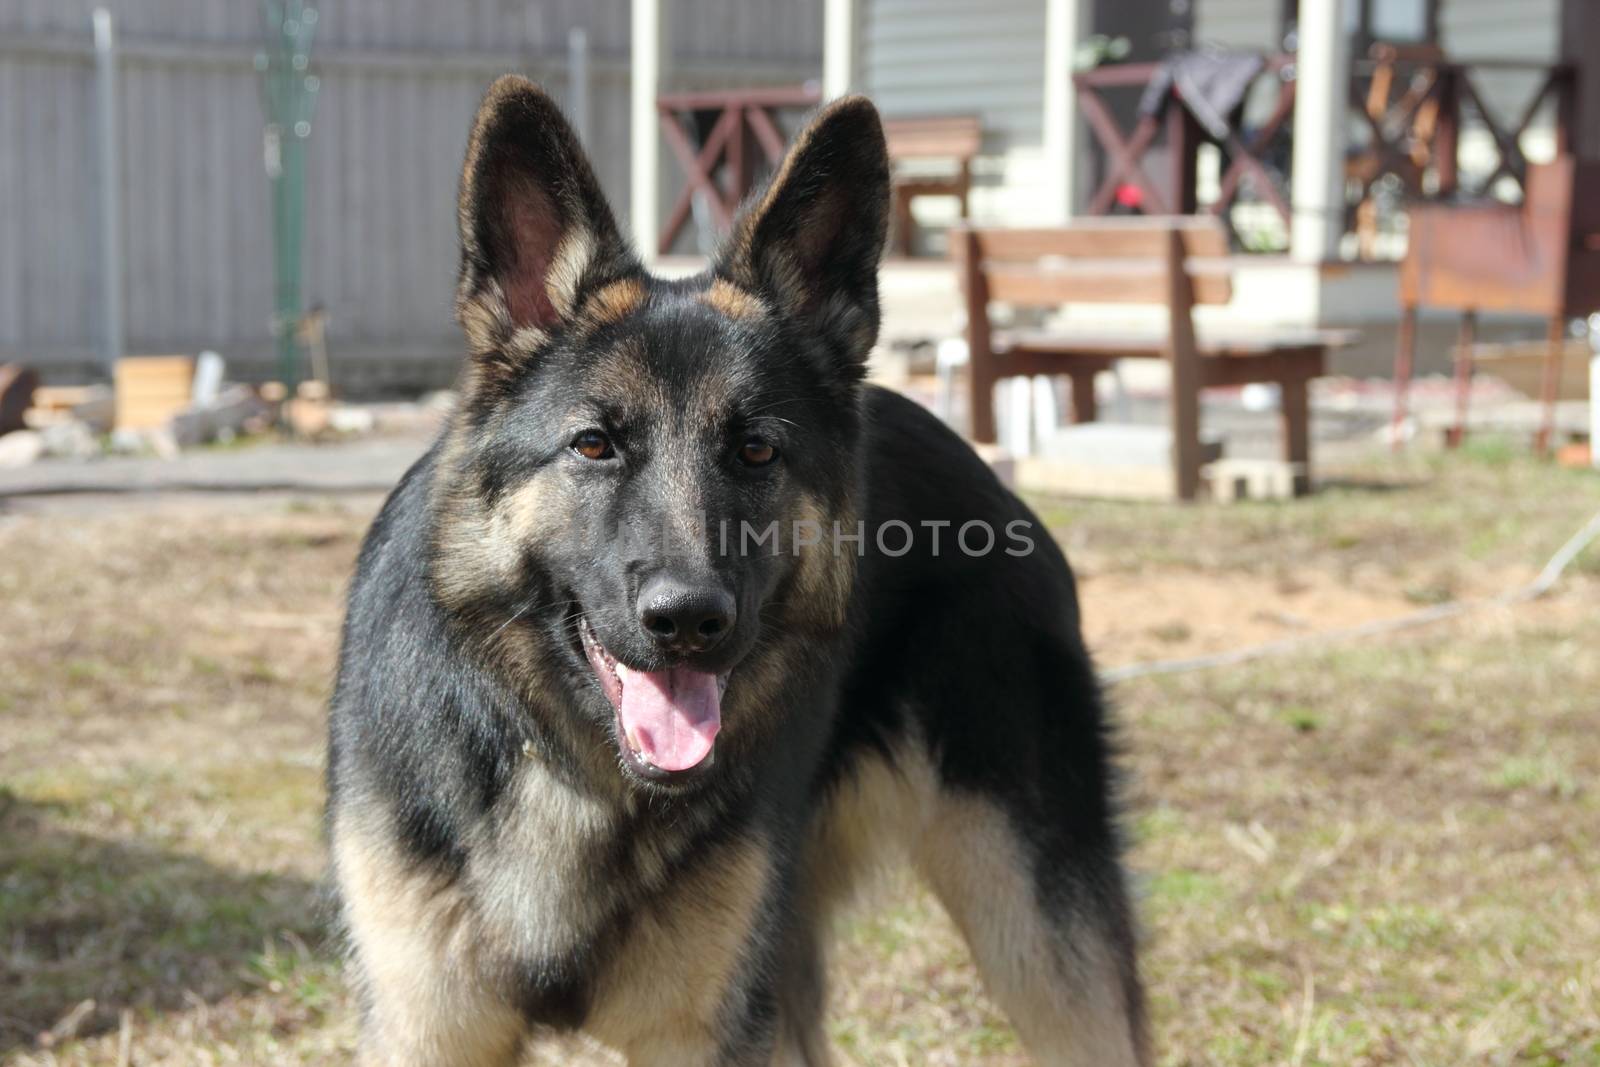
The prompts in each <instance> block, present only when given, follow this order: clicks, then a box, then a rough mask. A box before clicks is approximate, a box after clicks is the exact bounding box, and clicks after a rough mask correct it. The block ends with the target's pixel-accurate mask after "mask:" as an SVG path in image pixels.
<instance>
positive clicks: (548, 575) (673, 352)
mask: <svg viewBox="0 0 1600 1067" xmlns="http://www.w3.org/2000/svg"><path fill="white" fill-rule="evenodd" d="M887 180H888V178H887V162H886V158H885V154H884V149H883V140H882V134H881V131H880V130H879V128H878V122H877V118H876V115H875V113H873V111H872V109H871V107H870V105H867V104H866V103H865V102H864V101H860V100H847V101H843V102H841V103H838V104H835V105H833V106H832V107H831V108H830V109H828V110H827V111H825V112H824V113H823V114H822V115H821V116H820V117H819V118H818V119H817V120H816V122H814V123H813V125H812V126H811V127H810V128H809V129H808V131H807V132H806V133H804V134H802V135H801V138H800V139H799V141H798V143H797V145H796V147H795V148H794V150H793V151H792V152H791V154H790V156H789V158H788V160H787V161H786V163H785V165H784V167H783V168H782V169H781V170H780V172H779V174H778V175H777V176H776V177H775V179H774V182H773V185H772V187H771V189H770V190H769V191H768V192H767V193H766V194H764V195H763V196H762V197H760V198H758V199H757V201H756V202H755V203H754V204H752V205H751V207H749V208H747V210H746V212H745V213H744V214H743V215H742V216H741V219H740V221H739V223H738V224H737V226H736V228H735V231H734V234H733V236H732V237H731V238H730V242H729V246H728V249H727V250H726V251H725V253H724V254H723V256H721V257H720V258H719V260H718V261H717V264H716V265H715V267H714V268H713V269H712V270H711V271H709V272H707V274H705V275H702V276H699V277H696V278H692V279H688V280H684V281H678V282H663V281H660V280H657V279H653V278H651V277H649V276H648V275H647V274H645V273H644V272H643V271H642V270H641V269H640V268H639V267H638V266H637V264H636V263H635V262H634V260H633V258H632V256H631V255H630V254H629V253H628V252H627V249H626V246H625V244H624V243H623V242H622V241H621V239H620V238H619V237H618V236H617V233H616V229H615V225H614V223H613V222H612V220H611V217H610V212H609V209H608V208H607V207H606V205H605V203H604V200H603V198H602V197H600V196H599V193H598V185H597V184H596V183H595V182H594V179H593V175H592V173H590V171H589V169H588V165H587V163H586V162H585V161H584V160H583V158H582V154H581V152H580V151H579V150H578V148H577V146H576V142H575V140H574V139H573V138H572V137H571V134H570V131H568V130H567V128H566V126H565V123H564V122H562V120H561V119H560V117H559V115H558V114H557V113H556V111H555V109H554V107H553V105H551V104H550V103H549V101H548V100H547V99H546V98H545V97H544V96H543V94H541V93H539V92H538V90H537V89H534V88H533V87H532V86H530V85H528V84H527V83H525V82H521V81H519V80H516V79H502V81H501V82H499V83H497V84H496V87H495V89H493V90H491V93H490V96H489V98H488V99H487V100H486V101H485V105H484V108H483V110H482V112H480V116H479V119H478V125H477V128H476V130H475V132H474V137H473V143H472V147H471V148H470V149H469V153H468V160H467V165H466V168H465V173H464V177H463V191H462V203H461V225H462V235H463V240H462V244H463V254H462V280H461V287H460V290H459V292H458V308H459V310H460V317H461V319H462V322H463V325H464V327H465V328H466V331H467V335H468V343H469V348H470V349H471V352H472V358H471V361H470V363H469V366H468V369H467V371H466V372H465V375H464V378H463V390H462V400H461V406H460V409H459V411H458V412H457V414H456V416H455V417H454V419H453V422H452V424H451V426H450V427H449V429H448V430H447V431H446V432H445V434H444V435H443V436H442V437H441V440H440V441H439V443H437V444H436V445H435V446H434V448H433V449H432V450H430V452H429V453H428V454H427V455H426V456H425V457H424V458H423V459H422V460H420V461H419V462H418V463H417V465H416V466H415V467H414V468H413V469H412V470H411V471H410V472H409V473H408V474H407V475H406V477H405V479H404V480H403V481H402V482H401V484H400V485H399V487H398V488H396V490H395V491H394V493H393V494H392V496H391V497H390V499H389V501H388V502H387V503H386V505H385V506H384V508H383V511H382V513H381V514H380V515H379V517H378V519H377V521H376V522H375V523H374V525H373V528H372V531H371V533H370V534H369V535H368V538H367V541H366V543H365V545H364V546H363V549H362V553H361V558H360V562H359V564H358V568H357V574H356V578H355V581H354V583H353V585H352V588H351V593H350V604H349V613H348V617H347V620H346V624H345V631H344V644H343V651H342V654H341V658H340V669H339V679H338V683H337V687H336V691H335V695H334V699H333V705H332V715H331V729H330V738H331V740H330V754H329V785H330V801H329V827H330V835H331V838H332V841H333V847H334V857H335V871H336V874H337V876H338V881H339V885H340V890H341V895H342V899H343V903H344V910H345V915H346V918H347V921H348V927H349V929H350V933H351V940H352V948H353V954H354V962H355V965H356V967H357V973H358V975H359V976H360V978H361V980H362V982H363V985H364V992H365V999H366V1012H367V1014H366V1021H365V1026H364V1032H363V1034H364V1036H363V1050H364V1053H363V1054H364V1055H365V1056H366V1057H367V1059H368V1061H369V1062H371V1063H381V1064H396V1065H411V1064H491V1063H505V1062H511V1061H512V1058H513V1057H514V1056H515V1054H516V1052H517V1050H518V1048H520V1046H521V1043H522V1042H523V1040H524V1039H525V1037H526V1035H527V1034H528V1033H530V1032H535V1031H537V1029H538V1028H541V1027H554V1028H575V1027H581V1028H583V1029H585V1030H587V1031H588V1032H590V1033H591V1034H593V1035H594V1036H596V1037H598V1038H599V1039H600V1040H602V1041H604V1042H606V1043H608V1044H611V1045H612V1046H614V1047H617V1048H619V1049H621V1050H623V1051H624V1052H625V1053H626V1054H627V1055H628V1056H629V1057H630V1061H631V1062H639V1063H728V1064H756V1063H763V1064H764V1063H768V1062H773V1059H774V1057H775V1056H778V1057H787V1059H785V1060H783V1062H798V1063H809V1064H820V1063H824V1062H826V1055H827V1053H826V1049H825V1046H824V1043H823V1042H822V1039H821V1030H820V1013H821V1005H822V1003H823V993H822V983H821V975H822V972H823V966H822V939H823V938H822V935H823V932H824V930H825V927H826V925H827V917H828V915H829V914H830V910H831V908H832V906H833V905H834V904H835V903H836V902H837V901H838V900H839V899H841V898H842V897H843V896H844V895H846V894H847V893H848V891H849V888H850V887H851V885H852V884H854V882H855V880H856V876H857V875H858V874H860V873H861V872H862V871H863V869H865V868H870V867H872V866H875V865H877V864H878V863H879V862H880V861H882V860H883V859H884V858H886V857H889V856H891V855H896V854H898V855H902V856H904V857H906V858H908V859H909V860H910V861H911V862H912V863H913V864H914V865H915V866H916V868H917V869H918V870H919V871H920V872H921V873H922V874H923V875H924V876H925V877H926V878H927V879H928V881H929V882H930V884H931V885H932V886H933V888H934V890H935V891H936V893H937V894H938V895H939V896H940V898H941V900H942V901H943V902H944V903H945V905H946V907H947V908H948V909H949V910H950V912H951V914H952V915H953V916H954V918H955V919H956V921H957V923H958V925H960V927H961V929H962V931H963V933H964V934H965V935H966V937H967V939H968V941H969V943H970V944H971V945H972V948H973V952H974V955H975V957H976V959H977V961H978V964H979V966H980V968H981V969H982V970H983V971H984V975H985V978H986V981H987V982H988V984H989V986H990V989H991V992H992V993H993V994H994V995H995V997H996V998H997V999H998V1000H999V1001H1000V1003H1001V1004H1002V1006H1003V1007H1004V1008H1005V1009H1006V1010H1007V1012H1008V1013H1009V1014H1010V1015H1011V1016H1012V1018H1013V1020H1014V1021H1015V1022H1016V1024H1017V1026H1018V1028H1019V1030H1020V1031H1021V1033H1022V1035H1023V1037H1024V1040H1025V1041H1027V1042H1028V1044H1029V1045H1030V1047H1031V1048H1032V1049H1033V1050H1034V1051H1035V1053H1036V1054H1037V1055H1038V1056H1040V1057H1041V1060H1043V1061H1047V1062H1051V1063H1055V1062H1082V1063H1086V1064H1088V1063H1095V1064H1102V1063H1104V1064H1119V1063H1142V1062H1145V1057H1146V1051H1145V1039H1144V1022H1143V1010H1142V999H1141V994H1140V990H1139V985H1138V979H1137V974H1136V968H1135V965H1134V934H1133V922H1132V918H1131V915H1130V912H1129V907H1128V902H1127V896H1126V889H1125V885H1124V876H1123V873H1122V869H1121V865H1120V845H1119V841H1118V837H1117V833H1116V825H1115V819H1114V810H1113V798H1114V796H1115V792H1116V779H1115V774H1114V771H1113V766H1112V762H1111V746H1110V743H1109V738H1108V733H1109V726H1108V722H1107V718H1106V712H1105V709H1104V705H1103V703H1102V701H1101V699H1100V696H1099V693H1098V690H1097V687H1096V682H1095V677H1094V672H1093V669H1092V667H1091V665H1090V662H1089V658H1088V655H1087V653H1086V651H1085V649H1084V646H1083V642H1082V639H1081V636H1080V634H1079V620H1078V609H1077V603H1076V596H1075V592H1074V587H1073V581H1072V577H1071V573H1070V571H1069V569H1068V567H1067V565H1066V562H1065V560H1064V559H1063V558H1062V556H1061V554H1060V552H1059V550H1058V549H1057V548H1056V546H1055V544H1054V542H1053V541H1052V540H1051V539H1050V538H1049V536H1048V535H1047V534H1046V533H1045V532H1044V530H1043V528H1042V527H1041V526H1040V525H1039V524H1038V523H1037V520H1036V519H1035V518H1034V516H1033V515H1032V514H1031V513H1030V512H1029V511H1028V509H1027V508H1026V507H1025V506H1024V505H1023V504H1022V503H1021V502H1020V501H1018V500H1017V499H1016V497H1014V496H1013V495H1012V494H1011V493H1009V492H1008V491H1006V490H1005V489H1004V488H1003V487H1002V486H1001V485H1000V484H999V483H998V482H997V481H996V480H995V478H994V476H993V474H992V473H991V472H990V471H989V470H988V468H987V467H986V466H985V465H984V464H983V463H982V462H981V461H980V460H979V459H978V457H977V456H976V455H974V453H973V452H972V451H971V449H970V448H968V447H967V446H966V444H965V443H964V442H962V441H961V440H960V439H959V438H958V437H956V436H955V435H954V434H952V433H951V432H950V431H949V430H947V429H946V428H945V427H944V426H943V425H942V424H940V423H939V422H938V421H937V420H936V419H934V418H933V417H932V416H931V415H929V414H927V413H926V412H925V411H923V410H922V409H921V408H919V407H918V406H916V405H915V404H913V403H911V402H909V401H907V400H905V399H904V398H901V397H899V396H898V395H895V394H892V393H889V392H886V391H883V390H879V389H875V388H870V387H864V386H863V385H862V384H861V380H862V377H863V368H864V361H865V357H866V354H867V352H868V351H869V350H870V348H871V346H872V344H873V341H874V339H875V337H876V333H877V322H878V299H877V288H876V263H877V258H878V256H879V254H880V252H881V248H882V244H883V239H884V228H885V216H886V208H887ZM574 420H576V421H574ZM588 422H593V423H594V425H595V427H596V429H595V430H593V431H587V430H581V429H580V432H579V436H578V439H579V440H580V442H581V443H583V445H584V447H585V448H588V449H589V451H592V452H595V453H600V452H602V451H604V453H605V454H604V455H603V456H601V458H600V459H598V460H596V461H594V462H586V461H585V460H584V459H582V458H577V457H575V455H574V453H573V448H569V447H568V446H569V442H571V441H573V439H574V438H573V432H574V430H573V427H574V426H577V427H580V428H581V427H583V426H585V425H586V424H587V423H588ZM602 430H603V437H602V438H601V440H602V441H603V443H604V444H605V446H606V447H605V449H604V450H602V449H600V448H599V446H598V445H594V442H593V441H592V440H585V439H584V436H583V435H584V433H600V432H601V431H602ZM751 442H755V444H754V445H753V446H752V445H751V444H750V443H751ZM591 445H594V447H592V448H591V447H589V446H591ZM573 447H576V446H573ZM752 447H753V448H754V449H755V450H754V452H748V449H750V448H752ZM730 448H731V449H733V450H734V452H733V453H732V454H734V455H737V456H738V457H741V458H740V460H739V461H738V462H735V461H734V460H731V459H729V458H728V457H729V455H730V453H729V452H728V449H730ZM767 449H771V450H772V453H771V454H772V455H774V456H776V457H777V458H776V459H771V460H768V461H766V462H761V463H755V464H750V463H745V462H744V461H743V457H745V456H746V455H747V454H748V455H754V456H756V457H757V458H758V459H760V458H762V457H765V456H767V455H768V453H767V451H766V450H767ZM691 504H692V505H694V506H695V507H697V508H698V510H699V511H700V512H701V515H700V516H699V517H700V518H701V520H702V521H705V520H709V524H710V525H709V529H710V530H711V531H712V533H711V534H710V536H709V537H708V538H706V539H705V540H706V542H707V543H708V544H712V543H715V542H716V540H717V538H716V534H715V531H716V529H717V527H718V526H719V524H720V525H723V526H724V527H726V525H727V524H728V523H732V529H733V531H734V539H735V542H736V543H737V538H738V536H739V531H740V530H741V529H743V528H746V527H748V528H753V529H756V530H765V529H766V528H767V527H768V526H769V524H776V527H775V528H777V529H778V530H780V531H781V533H780V536H779V544H778V546H777V547H778V551H777V552H771V551H760V550H758V551H754V552H751V551H738V550H735V551H728V550H727V545H726V540H724V543H723V545H722V546H721V547H720V548H717V549H712V548H708V547H704V546H702V550H700V551H689V552H688V553H687V554H686V555H685V554H684V553H682V552H679V553H678V554H676V555H669V554H667V553H665V552H664V550H663V548H662V547H661V544H660V542H659V540H658V539H656V538H654V537H651V536H647V534H648V532H649V531H652V530H657V529H659V528H660V527H662V526H674V525H677V526H682V525H683V524H684V522H685V521H686V519H687V518H688V515H687V512H688V510H689V505H691ZM805 524H811V528H813V529H820V530H821V531H822V532H823V535H824V536H823V537H822V539H821V543H820V544H815V545H813V544H807V543H804V541H803V539H802V538H801V537H800V535H799V534H798V533H797V532H795V531H798V530H799V529H800V528H801V526H802V525H805ZM840 533H842V534H844V535H846V537H847V538H848V537H849V536H850V535H854V536H857V537H859V538H860V540H859V541H855V540H848V539H846V540H843V541H839V540H836V539H835V538H836V535H837V534H840ZM624 534H632V535H636V536H622V535H624ZM974 548H983V549H985V550H983V551H978V552H974V551H973V549H974ZM858 549H859V554H858ZM902 549H903V551H902ZM663 573H666V574H670V575H671V576H672V577H673V579H674V580H677V581H681V582H687V583H690V584H694V583H698V586H702V587H707V588H714V589H723V590H726V596H727V600H728V603H729V604H730V605H731V606H732V607H736V608H737V611H736V613H734V612H732V611H731V609H730V617H732V616H733V615H735V614H736V618H737V620H738V621H737V623H736V624H735V625H734V626H733V628H732V632H731V633H730V634H729V635H728V636H727V637H726V638H725V639H724V640H722V641H721V642H720V643H719V644H717V645H716V646H715V647H714V648H711V649H708V650H701V651H697V652H694V653H692V654H689V655H687V658H685V657H684V656H680V655H678V654H676V653H669V652H666V651H663V650H662V648H661V647H659V645H658V644H655V643H652V642H651V641H650V639H649V635H648V634H641V633H640V632H639V631H638V623H637V620H636V619H635V618H634V614H633V612H634V605H635V603H636V602H637V601H638V598H639V597H640V596H641V595H642V594H641V593H640V591H639V590H640V586H641V584H643V583H648V582H649V581H650V580H651V579H652V577H653V576H657V575H660V574H663ZM580 626H581V627H587V628H588V629H587V630H586V633H588V634H589V635H590V638H592V639H593V640H594V641H596V642H603V644H604V646H605V647H606V648H607V649H609V650H610V651H611V652H612V653H615V655H616V657H617V658H619V659H621V660H623V661H624V662H626V663H628V665H629V666H630V667H633V668H636V669H638V670H649V671H655V670H660V671H665V670H670V669H676V668H677V667H678V666H679V665H680V664H681V665H685V666H684V669H690V668H692V669H694V670H701V671H706V672H714V673H716V674H717V675H718V676H719V677H721V678H723V679H725V681H726V695H725V696H724V697H723V698H722V707H723V711H722V727H721V733H719V734H718V735H717V737H716V742H715V749H714V758H713V759H711V760H708V761H707V762H706V764H705V765H704V766H701V767H696V768H694V769H693V770H691V771H688V772H684V773H681V774H679V773H675V774H670V775H669V774H655V773H651V768H649V767H648V766H646V767H643V768H642V769H641V767H640V765H639V763H638V760H637V759H636V758H635V759H632V760H630V759H628V758H624V756H625V755H626V751H627V746H626V745H624V744H623V739H622V738H621V737H620V726H619V723H620V720H619V719H618V718H617V717H616V713H615V712H614V709H613V707H612V705H611V704H610V703H608V702H607V698H606V696H605V695H604V694H603V693H602V689H603V686H602V685H601V683H600V682H599V681H598V680H597V677H596V673H595V670H598V669H599V668H595V670H591V667H592V665H593V663H594V660H593V659H592V658H590V659H589V660H586V659H585V650H586V649H587V648H589V647H590V646H589V645H588V644H586V643H585V641H587V640H589V639H590V638H584V637H583V635H581V634H580V633H579V629H578V628H579V627H580ZM634 755H635V756H636V755H637V753H635V754H634Z"/></svg>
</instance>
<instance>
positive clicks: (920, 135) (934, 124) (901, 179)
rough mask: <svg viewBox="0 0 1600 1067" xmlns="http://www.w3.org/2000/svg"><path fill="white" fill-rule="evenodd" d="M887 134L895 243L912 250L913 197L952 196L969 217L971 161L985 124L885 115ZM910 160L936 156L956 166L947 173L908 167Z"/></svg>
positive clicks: (948, 118) (970, 120)
mask: <svg viewBox="0 0 1600 1067" xmlns="http://www.w3.org/2000/svg"><path fill="white" fill-rule="evenodd" d="M883 136H884V139H885V140H886V141H887V142H888V144H889V160H890V163H891V164H892V165H893V166H894V169H895V173H894V180H893V184H894V247H895V250H896V251H897V252H899V253H900V254H901V255H903V256H909V255H910V254H911V235H912V230H913V228H914V227H915V225H916V224H915V222H914V221H913V220H912V218H911V201H912V200H914V199H915V198H916V197H919V196H953V197H955V198H956V201H957V203H958V204H959V211H960V215H961V219H962V220H963V221H965V220H966V219H967V218H968V214H967V211H968V204H967V198H968V196H969V194H970V193H971V192H972V161H973V159H974V158H975V157H976V156H977V155H978V150H979V149H980V148H981V147H982V145H983V127H982V125H981V124H980V123H979V122H978V119H977V118H976V116H972V115H952V116H946V117H928V118H901V119H885V120H884V123H883ZM907 160H918V161H922V160H936V161H942V162H948V163H950V164H952V165H953V167H954V172H953V173H951V174H948V175H940V174H932V175H929V174H922V173H915V172H910V173H908V172H906V171H905V170H904V169H903V168H902V167H901V166H900V164H902V163H904V162H906V161H907Z"/></svg>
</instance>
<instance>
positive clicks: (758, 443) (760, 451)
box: [739, 437, 778, 467]
mask: <svg viewBox="0 0 1600 1067" xmlns="http://www.w3.org/2000/svg"><path fill="white" fill-rule="evenodd" d="M777 458H778V450H777V449H776V448H773V447H772V446H771V445H770V444H768V443H767V442H765V441H763V440H762V439H761V438H759V437H752V438H750V439H749V440H748V441H746V442H745V443H744V444H743V445H741V446H740V448H739V462H740V463H743V464H744V465H745V466H746V467H765V466H766V465H767V464H768V463H771V462H772V461H773V460H775V459H777Z"/></svg>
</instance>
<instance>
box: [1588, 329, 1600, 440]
mask: <svg viewBox="0 0 1600 1067" xmlns="http://www.w3.org/2000/svg"><path fill="white" fill-rule="evenodd" d="M1589 351H1590V352H1591V353H1593V354H1592V355H1591V356H1590V357H1589V465H1590V466H1591V467H1593V468H1594V469H1595V470H1600V315H1590V316H1589Z"/></svg>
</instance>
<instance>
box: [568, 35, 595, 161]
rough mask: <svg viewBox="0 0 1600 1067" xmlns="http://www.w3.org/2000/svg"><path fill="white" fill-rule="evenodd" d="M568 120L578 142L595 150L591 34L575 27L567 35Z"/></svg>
mask: <svg viewBox="0 0 1600 1067" xmlns="http://www.w3.org/2000/svg"><path fill="white" fill-rule="evenodd" d="M567 118H568V119H570V120H571V122H572V128H573V129H574V130H576V131H577V133H578V142H579V143H580V144H582V145H583V147H584V148H586V149H589V150H591V151H592V150H593V149H594V146H593V145H592V144H591V143H590V133H589V33H588V31H587V30H585V29H584V28H583V27H582V26H574V27H573V28H572V32H570V33H568V34H567Z"/></svg>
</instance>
